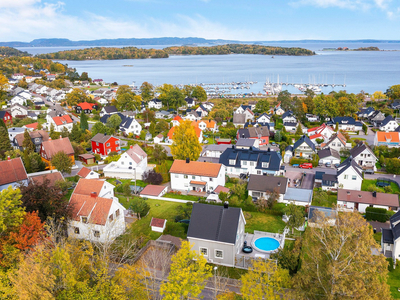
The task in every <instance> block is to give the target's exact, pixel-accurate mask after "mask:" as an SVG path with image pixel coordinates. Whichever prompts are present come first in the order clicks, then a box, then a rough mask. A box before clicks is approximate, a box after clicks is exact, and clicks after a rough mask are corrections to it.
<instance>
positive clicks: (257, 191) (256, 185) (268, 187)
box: [247, 174, 288, 202]
mask: <svg viewBox="0 0 400 300" xmlns="http://www.w3.org/2000/svg"><path fill="white" fill-rule="evenodd" d="M287 189H288V179H287V178H286V177H278V176H265V175H255V174H252V175H250V178H249V183H248V184H247V190H248V191H249V196H251V197H253V199H254V200H255V199H260V198H262V197H268V195H269V194H270V193H272V192H274V191H276V192H278V193H279V199H278V202H284V201H283V198H284V195H285V194H286V192H287Z"/></svg>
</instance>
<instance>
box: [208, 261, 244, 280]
mask: <svg viewBox="0 0 400 300" xmlns="http://www.w3.org/2000/svg"><path fill="white" fill-rule="evenodd" d="M207 265H209V266H211V268H212V270H213V271H212V273H213V275H214V267H217V268H218V269H217V274H218V275H219V276H223V277H228V278H232V279H240V277H241V276H242V275H243V274H246V273H247V272H248V271H247V270H245V269H238V268H233V267H226V266H221V265H214V264H209V263H207ZM210 280H212V278H211V279H210Z"/></svg>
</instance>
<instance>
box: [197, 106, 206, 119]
mask: <svg viewBox="0 0 400 300" xmlns="http://www.w3.org/2000/svg"><path fill="white" fill-rule="evenodd" d="M195 111H197V112H198V113H200V114H201V117H202V118H204V117H207V115H208V110H207V109H206V108H205V107H204V106H203V105H202V104H200V106H199V107H198V108H196V110H195Z"/></svg>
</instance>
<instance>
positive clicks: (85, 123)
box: [80, 110, 89, 131]
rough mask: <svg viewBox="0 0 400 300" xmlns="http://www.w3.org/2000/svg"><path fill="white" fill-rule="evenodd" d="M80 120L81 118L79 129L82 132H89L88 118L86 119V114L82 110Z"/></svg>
mask: <svg viewBox="0 0 400 300" xmlns="http://www.w3.org/2000/svg"><path fill="white" fill-rule="evenodd" d="M80 118H81V129H82V130H83V131H85V130H89V124H88V117H87V116H86V114H85V113H84V112H83V110H82V112H81V116H80Z"/></svg>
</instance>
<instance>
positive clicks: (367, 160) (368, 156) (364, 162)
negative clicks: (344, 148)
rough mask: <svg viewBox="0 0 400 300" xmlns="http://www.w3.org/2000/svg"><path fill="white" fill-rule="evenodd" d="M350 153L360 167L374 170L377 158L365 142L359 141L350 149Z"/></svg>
mask: <svg viewBox="0 0 400 300" xmlns="http://www.w3.org/2000/svg"><path fill="white" fill-rule="evenodd" d="M350 155H351V156H352V158H353V160H354V161H355V162H356V163H357V164H358V165H359V166H360V167H361V168H373V169H374V170H375V171H376V166H375V165H376V163H377V161H378V158H377V157H376V156H375V154H374V152H373V151H372V150H371V148H369V147H368V146H367V145H366V144H365V143H363V142H359V143H358V144H357V145H355V146H354V147H353V148H352V149H351V150H350Z"/></svg>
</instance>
